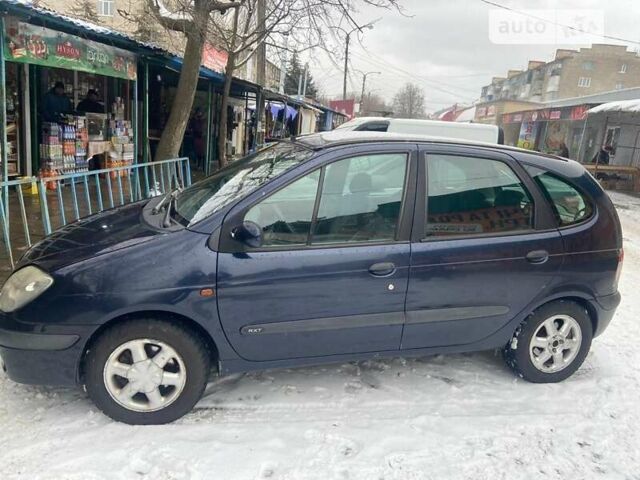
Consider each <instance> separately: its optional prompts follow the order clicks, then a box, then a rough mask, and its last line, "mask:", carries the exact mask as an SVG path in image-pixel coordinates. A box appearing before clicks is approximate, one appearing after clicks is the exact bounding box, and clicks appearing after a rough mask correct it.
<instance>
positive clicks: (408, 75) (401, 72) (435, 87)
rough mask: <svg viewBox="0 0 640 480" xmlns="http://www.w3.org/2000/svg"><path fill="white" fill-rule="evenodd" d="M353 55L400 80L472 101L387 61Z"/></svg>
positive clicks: (466, 96)
mask: <svg viewBox="0 0 640 480" xmlns="http://www.w3.org/2000/svg"><path fill="white" fill-rule="evenodd" d="M353 55H354V56H356V57H359V58H360V59H361V60H363V61H365V62H368V63H370V64H371V65H375V66H377V67H378V68H390V69H392V70H395V72H396V76H399V77H402V78H405V79H410V80H412V81H414V82H424V83H426V84H427V86H428V87H429V88H430V89H432V90H435V91H438V92H440V93H444V94H447V95H450V96H452V97H457V98H464V99H467V100H471V99H472V97H470V96H468V94H461V93H458V92H454V91H451V90H447V89H445V88H442V87H441V86H439V85H434V84H433V83H430V82H429V81H427V80H425V79H423V78H421V77H419V76H417V75H415V74H411V73H409V72H407V71H405V70H402V69H400V68H398V67H396V66H394V65H392V64H391V63H389V62H387V61H384V60H383V61H375V60H374V59H371V58H367V57H364V56H363V55H359V54H358V53H357V52H354V53H353ZM450 87H451V88H454V89H458V90H463V91H465V92H470V93H471V92H472V90H469V89H465V88H461V87H456V86H453V85H450ZM475 93H476V92H475V90H474V91H473V94H475ZM473 99H475V96H474V97H473Z"/></svg>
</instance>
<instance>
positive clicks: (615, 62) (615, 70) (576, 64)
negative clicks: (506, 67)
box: [480, 44, 640, 103]
mask: <svg viewBox="0 0 640 480" xmlns="http://www.w3.org/2000/svg"><path fill="white" fill-rule="evenodd" d="M638 86H640V56H639V55H638V54H637V53H636V52H631V51H629V50H627V48H626V47H625V46H620V45H604V44H594V45H592V46H591V47H590V48H581V49H580V50H566V49H559V50H557V51H556V55H555V58H554V59H553V60H552V61H551V62H541V61H533V60H532V61H530V62H529V63H528V65H527V69H526V70H510V71H509V72H508V73H507V75H506V77H495V78H493V79H492V81H491V84H489V85H487V86H485V87H483V88H482V94H481V98H480V102H481V103H486V102H495V101H498V100H511V101H523V102H550V101H554V100H559V99H563V98H573V97H581V96H585V95H593V94H596V93H600V92H607V91H612V90H623V89H626V88H633V87H638Z"/></svg>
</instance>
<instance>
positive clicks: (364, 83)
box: [360, 72, 382, 116]
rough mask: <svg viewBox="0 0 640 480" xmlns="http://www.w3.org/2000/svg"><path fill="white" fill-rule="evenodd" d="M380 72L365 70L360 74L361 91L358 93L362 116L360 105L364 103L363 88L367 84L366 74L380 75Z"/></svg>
mask: <svg viewBox="0 0 640 480" xmlns="http://www.w3.org/2000/svg"><path fill="white" fill-rule="evenodd" d="M380 74H382V72H367V73H363V74H362V93H361V94H360V116H362V105H363V104H364V88H365V85H366V84H367V76H368V75H380Z"/></svg>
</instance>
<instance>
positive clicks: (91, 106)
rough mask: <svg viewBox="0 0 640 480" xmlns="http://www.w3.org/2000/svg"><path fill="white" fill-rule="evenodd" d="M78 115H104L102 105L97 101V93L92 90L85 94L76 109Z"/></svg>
mask: <svg viewBox="0 0 640 480" xmlns="http://www.w3.org/2000/svg"><path fill="white" fill-rule="evenodd" d="M76 110H77V111H78V113H81V114H84V113H104V105H103V104H102V103H100V102H99V101H98V92H97V91H95V90H94V89H93V88H92V89H90V90H89V91H88V92H87V96H86V98H85V99H84V100H82V101H81V102H80V103H78V106H77V107H76Z"/></svg>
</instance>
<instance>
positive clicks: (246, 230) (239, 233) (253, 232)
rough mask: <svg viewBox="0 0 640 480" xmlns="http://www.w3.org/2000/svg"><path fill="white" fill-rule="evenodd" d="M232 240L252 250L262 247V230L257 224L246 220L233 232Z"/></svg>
mask: <svg viewBox="0 0 640 480" xmlns="http://www.w3.org/2000/svg"><path fill="white" fill-rule="evenodd" d="M231 238H233V239H234V240H236V241H238V242H241V243H244V244H245V245H247V246H248V247H251V248H259V247H261V246H262V229H261V228H260V225H258V224H257V223H255V222H251V221H248V220H245V221H244V222H242V224H241V225H238V226H237V227H234V228H233V230H231Z"/></svg>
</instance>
